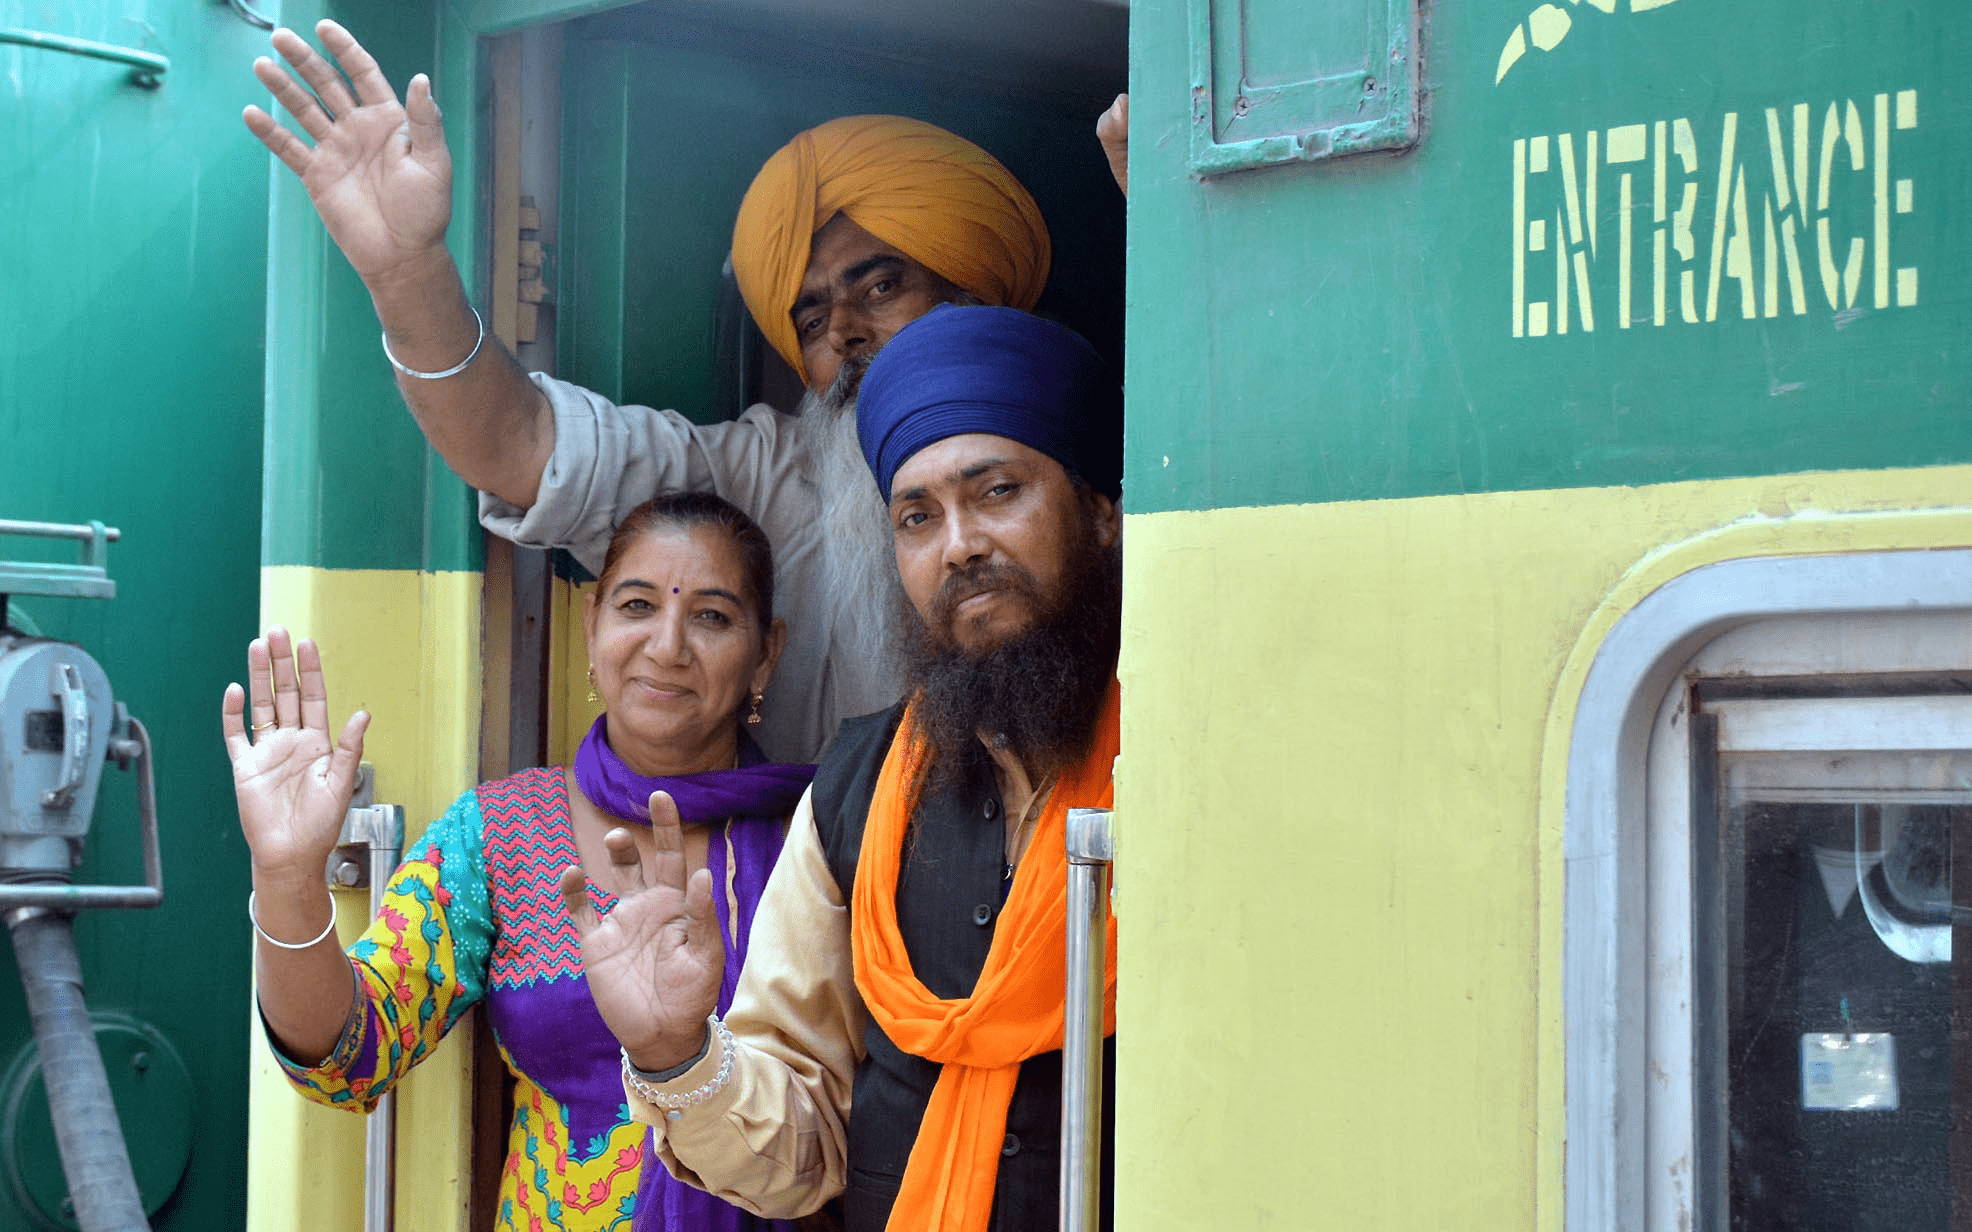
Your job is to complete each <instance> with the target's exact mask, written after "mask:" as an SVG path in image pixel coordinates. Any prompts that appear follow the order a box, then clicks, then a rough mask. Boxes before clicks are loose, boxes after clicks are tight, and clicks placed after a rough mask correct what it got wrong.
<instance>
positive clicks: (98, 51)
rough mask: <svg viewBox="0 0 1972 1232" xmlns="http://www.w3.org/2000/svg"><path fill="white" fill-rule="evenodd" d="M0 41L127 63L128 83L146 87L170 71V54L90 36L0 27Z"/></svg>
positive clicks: (158, 83) (156, 84) (155, 85)
mask: <svg viewBox="0 0 1972 1232" xmlns="http://www.w3.org/2000/svg"><path fill="white" fill-rule="evenodd" d="M0 43H14V44H17V45H19V46H22V47H39V48H42V49H43V50H46V51H61V52H66V53H68V54H69V55H72V56H87V57H88V58H89V59H91V60H108V61H109V62H110V63H112V64H122V65H127V66H128V67H129V69H130V84H131V85H134V86H142V87H143V88H144V89H146V90H155V89H157V88H158V87H159V86H161V85H163V84H164V81H163V77H164V75H165V74H166V73H168V72H170V71H171V60H170V57H168V56H161V55H159V54H158V53H156V52H154V51H138V50H137V49H136V48H135V47H118V46H117V45H116V44H115V43H98V42H96V41H94V40H93V39H83V38H75V37H72V36H70V35H67V34H47V33H44V32H42V31H40V30H14V29H7V28H3V27H0Z"/></svg>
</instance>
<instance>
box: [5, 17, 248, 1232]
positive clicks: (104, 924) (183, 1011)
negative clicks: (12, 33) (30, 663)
mask: <svg viewBox="0 0 1972 1232" xmlns="http://www.w3.org/2000/svg"><path fill="white" fill-rule="evenodd" d="M0 27H6V28H15V29H22V28H24V29H31V30H38V31H46V32H52V33H56V34H64V35H70V36H75V37H80V38H86V39H91V40H95V41H99V42H105V43H113V44H118V45H122V46H127V47H136V48H141V49H146V50H150V51H154V52H158V53H162V54H164V55H165V56H166V57H167V58H168V59H169V61H170V68H169V70H168V71H167V72H166V73H165V74H164V75H163V77H162V81H161V84H160V85H159V86H158V87H157V88H155V89H153V90H143V89H138V88H133V87H132V86H131V85H130V84H128V74H127V71H126V70H124V69H122V68H119V67H117V66H115V65H113V64H109V63H105V62H102V61H98V60H86V59H80V58H76V57H73V56H67V55H63V54H61V53H59V52H53V51H48V50H44V49H35V48H27V47H21V46H0V251H4V252H5V253H6V254H7V256H6V263H5V274H4V280H3V281H0V288H4V289H0V517H6V518H26V519H41V520H54V521H64V522H76V521H83V520H87V519H91V518H100V519H102V520H103V521H105V522H108V523H110V524H111V525H114V526H117V527H119V528H121V530H122V532H123V539H122V541H121V542H120V543H117V544H114V545H112V546H111V547H110V549H109V567H110V575H111V577H112V578H114V579H115V581H116V584H117V597H116V598H115V599H113V600H109V601H96V600H76V599H64V600H54V599H23V600H21V601H20V602H19V608H20V609H21V610H23V611H25V613H26V615H27V617H28V619H29V620H31V621H32V622H33V623H34V624H35V625H37V626H39V628H40V629H41V630H42V631H43V632H44V633H46V634H48V635H50V636H55V637H61V638H68V639H72V640H75V641H78V642H81V643H82V644H83V645H84V646H85V647H86V648H87V649H88V650H89V651H90V653H91V654H93V655H94V656H95V657H96V658H97V659H98V660H99V661H100V662H101V663H102V664H103V666H104V668H105V669H106V670H107V671H108V673H109V677H110V681H111V683H112V684H113V686H114V687H115V691H116V695H117V698H118V700H120V701H122V702H124V703H126V704H127V705H128V706H129V708H130V711H131V713H133V714H135V715H137V716H138V717H140V718H142V719H143V720H144V721H145V723H146V724H147V725H148V726H149V728H150V730H151V733H152V737H153V739H154V741H155V744H156V752H157V789H158V800H159V807H160V811H161V823H162V846H163V860H164V873H165V887H166V896H165V902H164V905H163V906H162V907H160V908H158V909H156V910H152V911H129V912H117V911H99V912H91V913H86V914H84V915H83V916H81V917H80V919H79V920H78V922H77V926H76V940H77V946H78V949H79V950H80V952H81V956H82V960H83V968H84V981H85V986H86V991H87V995H88V1000H89V1004H90V1007H91V1009H92V1010H95V1011H101V1012H105V1013H108V1014H112V1015H124V1016H127V1018H126V1019H123V1020H120V1021H125V1020H135V1021H136V1022H138V1023H142V1024H146V1026H145V1027H143V1028H138V1027H132V1028H131V1030H132V1031H137V1032H138V1033H139V1034H140V1035H141V1034H142V1033H143V1032H144V1031H146V1030H149V1031H155V1032H156V1033H157V1034H158V1035H160V1036H162V1037H163V1039H164V1040H166V1041H167V1042H168V1045H169V1048H170V1049H171V1050H172V1051H173V1052H174V1053H175V1054H176V1056H178V1057H180V1058H182V1059H183V1062H184V1065H185V1068H186V1071H187V1073H188V1074H189V1077H190V1081H191V1087H192V1090H193V1092H194V1094H193V1096H192V1098H191V1101H190V1102H189V1103H187V1102H186V1101H185V1100H183V1099H170V1100H167V1101H165V1103H164V1105H163V1106H162V1107H159V1106H156V1105H152V1106H149V1107H147V1108H144V1109H143V1110H142V1111H141V1112H140V1114H139V1115H137V1116H136V1117H134V1118H133V1120H132V1121H131V1122H130V1123H127V1124H126V1125H125V1127H124V1129H125V1135H126V1138H127V1139H129V1141H130V1142H131V1145H132V1148H133V1151H134V1152H135V1154H136V1156H137V1159H136V1163H137V1170H138V1174H139V1176H140V1177H142V1178H145V1181H146V1184H147V1186H149V1187H150V1189H149V1190H147V1192H154V1191H155V1187H157V1186H160V1185H165V1184H166V1182H165V1181H161V1180H159V1179H158V1177H159V1176H160V1175H161V1174H160V1171H159V1169H164V1170H166V1171H170V1170H172V1169H173V1168H174V1167H175V1164H176V1162H177V1159H176V1158H174V1157H170V1156H173V1153H174V1152H179V1151H182V1147H183V1143H184V1141H185V1138H184V1135H185V1133H186V1132H187V1131H188V1128H189V1132H190V1135H191V1139H190V1140H191V1147H190V1155H189V1162H188V1163H186V1164H185V1166H184V1167H183V1171H182V1179H179V1178H177V1177H176V1176H175V1174H174V1177H173V1179H176V1180H177V1183H176V1186H175V1190H174V1191H173V1192H172V1194H171V1196H170V1197H169V1198H168V1199H167V1200H166V1202H165V1204H164V1205H163V1207H162V1209H161V1210H160V1212H159V1214H158V1215H157V1216H156V1218H155V1220H154V1226H156V1227H158V1228H160V1229H184V1230H193V1229H196V1230H199V1232H204V1230H206V1229H221V1228H236V1227H239V1226H240V1224H241V1222H242V1220H243V1218H244V1212H243V1209H242V1201H241V1194H242V1192H243V1189H244V1184H245V1170H246V1160H245V1148H246V1135H245V1124H246V1065H247V1057H248V1046H249V1039H248V1025H249V1023H250V1022H251V1021H252V1010H251V1007H250V1006H249V1004H248V1000H247V986H248V962H249V957H250V955H249V950H248V936H249V934H248V932H247V930H246V928H245V927H244V922H243V918H242V916H241V914H240V913H241V906H242V903H243V900H244V894H245V890H246V886H247V861H246V848H245V844H244V843H243V841H242V840H241V837H240V831H239V824H238V822H237V821H236V820H235V818H234V814H233V802H232V790H231V785H230V777H229V775H228V772H227V769H226V760H225V754H224V752H223V750H222V749H221V747H220V744H219V741H218V728H217V705H218V699H219V691H220V689H221V688H222V687H223V685H224V684H225V682H226V681H227V680H229V679H232V678H233V677H234V676H235V675H237V674H238V672H239V667H240V661H241V650H242V648H243V647H244V645H245V643H246V640H247V639H248V638H249V637H250V636H252V632H253V623H254V617H255V612H256V608H257V597H258V591H259V573H258V566H259V555H260V536H259V519H258V512H259V507H260V490H261V470H260V432H261V369H262V346H261V343H262V322H263V316H264V309H263V303H264V299H263V291H264V283H263V279H264V275H265V268H266V265H265V261H266V220H267V161H266V158H265V155H264V153H263V152H262V151H261V150H260V149H259V147H258V145H257V144H256V143H255V142H253V141H252V139H251V137H249V136H248V135H247V133H246V131H245V129H244V128H243V127H242V126H241V124H240V121H239V113H240V108H241V107H242V106H244V105H245V104H246V103H247V102H249V101H252V100H253V99H254V97H255V96H256V94H257V93H258V90H257V88H256V87H255V86H254V84H253V81H252V79H251V77H250V75H248V74H247V72H246V65H247V64H248V62H249V61H250V60H251V59H252V57H253V56H254V55H255V54H256V53H257V51H258V49H259V48H260V47H262V46H263V45H264V40H265V36H264V34H262V33H261V32H259V31H256V30H253V29H252V28H250V27H249V26H247V25H246V24H245V23H244V22H242V21H241V20H240V19H239V18H238V17H236V16H234V15H233V14H232V13H230V12H229V11H228V10H227V8H226V7H225V6H224V5H211V4H186V3H180V2H178V0H171V2H169V3H164V2H157V0H153V2H150V3H145V2H144V0H115V2H114V3H112V2H110V0H64V2H63V3H52V2H38V3H36V2H22V0H0ZM0 557H13V558H19V557H35V558H41V559H71V560H72V559H74V548H73V545H57V544H43V545H41V547H40V548H39V549H37V548H36V546H35V545H34V544H33V543H32V542H30V541H26V540H17V539H0ZM137 833H138V831H137V810H136V805H135V790H134V784H133V783H132V782H131V775H130V774H128V773H124V772H120V771H118V770H116V769H115V768H114V767H111V768H109V769H108V770H106V771H105V773H104V779H103V787H102V791H101V794H100V796H99V797H98V802H97V806H96V810H95V819H94V825H93V828H92V831H91V837H90V841H89V846H88V850H87V858H86V860H85V863H84V864H83V866H82V867H81V868H80V869H78V870H77V876H78V878H79V879H84V880H87V881H90V882H94V883H109V884H119V883H120V884H135V883H138V882H141V880H142V878H143V868H142V861H141V857H140V853H139V850H138V846H137ZM0 954H3V955H4V956H0V1072H10V1071H9V1067H10V1066H11V1065H12V1064H13V1063H15V1062H17V1061H22V1060H24V1059H25V1058H26V1055H27V1054H28V1053H30V1052H31V1051H32V1048H33V1044H32V1038H33V1037H32V1034H31V1032H30V1031H29V1030H28V1026H27V1020H26V1011H25V1007H24V1006H23V1004H22V999H21V992H20V986H19V982H18V979H17V974H16V972H15V969H14V960H13V958H12V952H11V950H10V949H8V948H7V947H5V946H0ZM133 1038H135V1037H134V1036H133ZM112 1051H113V1050H112ZM129 1061H130V1057H129V1056H128V1055H124V1056H123V1057H122V1060H121V1061H120V1062H119V1061H118V1059H117V1057H115V1056H112V1057H111V1062H112V1069H113V1071H114V1072H112V1074H111V1081H112V1086H113V1088H117V1089H121V1088H122V1087H123V1086H124V1085H127V1083H128V1080H129V1078H130V1075H129V1073H128V1072H127V1067H128V1063H129ZM135 1106H139V1107H141V1106H142V1101H138V1105H135ZM42 1107H43V1109H44V1110H43V1111H41V1112H40V1113H39V1114H38V1116H39V1117H41V1118H43V1119H42V1120H41V1121H39V1122H37V1120H36V1116H37V1113H36V1112H35V1111H34V1109H33V1108H31V1107H28V1108H19V1109H12V1108H10V1109H7V1110H6V1113H7V1117H8V1120H7V1123H6V1124H0V1152H5V1153H6V1154H7V1158H8V1159H22V1160H29V1161H32V1160H36V1159H43V1158H46V1155H45V1149H47V1148H48V1145H49V1144H47V1143H45V1142H36V1141H35V1140H34V1139H35V1138H36V1137H38V1131H37V1130H36V1129H35V1128H34V1127H35V1125H36V1124H42V1125H45V1117H46V1112H45V1105H42ZM16 1131H18V1132H19V1134H20V1135H25V1137H21V1136H15V1135H16ZM46 1180H47V1178H45V1177H42V1178H39V1180H38V1181H37V1182H36V1188H37V1191H40V1190H42V1189H45V1186H44V1185H42V1182H45V1181H46ZM57 1183H59V1181H58V1180H57ZM43 1226H45V1225H43V1224H41V1223H38V1222H35V1221H34V1220H33V1219H31V1217H30V1216H29V1215H28V1214H27V1213H26V1211H25V1209H24V1208H23V1206H22V1204H21V1202H20V1201H19V1200H18V1198H17V1196H16V1193H15V1191H14V1189H13V1187H12V1186H11V1185H9V1184H7V1183H6V1182H5V1181H0V1229H4V1230H5V1232H17V1230H19V1232H26V1230H27V1229H39V1228H41V1227H43Z"/></svg>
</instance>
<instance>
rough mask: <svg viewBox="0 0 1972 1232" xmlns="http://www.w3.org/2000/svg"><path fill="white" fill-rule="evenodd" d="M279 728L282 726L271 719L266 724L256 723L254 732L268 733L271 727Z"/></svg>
mask: <svg viewBox="0 0 1972 1232" xmlns="http://www.w3.org/2000/svg"><path fill="white" fill-rule="evenodd" d="M279 726H280V724H279V723H276V722H275V721H274V720H272V719H269V720H267V721H266V722H265V723H255V724H254V725H253V730H255V731H257V732H260V731H266V730H267V729H268V728H270V727H279Z"/></svg>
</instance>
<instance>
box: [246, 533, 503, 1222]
mask: <svg viewBox="0 0 1972 1232" xmlns="http://www.w3.org/2000/svg"><path fill="white" fill-rule="evenodd" d="M480 587H481V579H480V575H479V574H477V573H467V572H458V573H413V572H409V571H398V570H340V569H334V570H332V569H313V568H306V567H300V566H283V567H276V568H267V569H263V570H262V571H261V623H262V625H263V626H265V625H269V624H275V623H278V624H282V625H285V626H286V627H287V628H288V629H289V630H290V631H291V632H292V633H294V634H295V635H296V636H297V637H312V638H314V639H315V641H316V642H317V643H318V644H319V645H320V646H321V648H322V659H323V674H324V675H325V676H326V677H327V680H328V686H329V702H330V706H331V709H332V712H333V715H334V719H333V721H335V722H340V721H341V719H342V718H343V717H344V716H346V715H348V714H349V712H351V711H353V710H356V709H359V708H360V709H364V710H368V711H369V712H370V713H371V715H372V716H373V718H372V721H371V725H370V731H369V735H368V737H367V739H366V742H365V748H364V754H363V755H364V760H366V761H369V762H371V763H373V764H374V765H375V766H376V772H377V792H378V799H380V800H384V801H387V802H389V803H393V804H402V805H403V806H404V813H405V821H406V828H407V830H408V831H409V834H407V841H408V839H409V838H411V837H414V836H415V835H416V834H417V833H418V832H420V831H421V830H422V829H423V827H424V826H425V824H426V823H427V822H429V821H430V820H431V819H433V818H435V817H437V816H438V815H439V814H440V813H442V812H443V811H444V810H445V808H446V807H447V806H449V805H450V804H451V802H452V801H453V799H454V798H456V797H457V796H458V794H459V793H460V792H461V791H464V790H465V789H466V788H468V787H470V786H472V785H473V783H474V781H475V778H476V770H477V762H478V756H479V743H478V741H479V692H480V663H479V613H480ZM241 661H242V663H244V661H245V648H244V647H242V648H241ZM366 893H367V892H363V893H349V894H343V895H340V896H339V898H338V903H339V907H340V915H341V918H342V926H341V929H340V932H341V936H342V939H343V942H344V943H345V944H349V943H351V942H354V941H355V940H356V938H357V937H358V936H359V935H361V933H362V929H363V927H364V924H365V922H366V917H367V915H368V899H367V896H366ZM253 1029H254V1032H255V1034H256V1036H258V1035H259V1032H260V1028H259V1025H258V1023H256V1024H254V1028H253ZM471 1073H472V1050H471V1033H470V1032H469V1031H464V1030H459V1031H455V1032H454V1033H453V1038H452V1039H450V1040H448V1041H447V1042H446V1044H445V1046H444V1047H443V1048H440V1049H439V1050H438V1051H437V1052H435V1053H434V1054H433V1055H432V1057H431V1058H430V1059H429V1060H427V1061H426V1062H425V1063H424V1064H423V1065H422V1066H420V1067H419V1068H418V1069H417V1070H416V1071H414V1072H413V1073H412V1075H411V1077H410V1078H409V1079H408V1080H407V1081H406V1082H405V1083H404V1084H403V1085H402V1086H401V1087H399V1091H398V1093H399V1098H398V1101H397V1109H398V1111H397V1116H398V1128H397V1140H398V1152H397V1175H398V1178H399V1181H398V1186H397V1201H396V1216H397V1226H398V1227H400V1228H416V1229H419V1230H420V1232H425V1230H431V1232H445V1230H446V1229H458V1230H463V1229H464V1227H465V1209H466V1198H467V1188H468V1186H469V1184H470V1180H471V1178H470V1176H469V1175H468V1158H469V1155H468V1153H469V1150H470V1146H471V1143H470V1139H469V1134H468V1126H469V1125H470V1119H469V1116H468V1113H469V1111H470V1096H471V1083H470V1075H471ZM250 1081H251V1084H252V1086H251V1102H250V1115H251V1118H252V1123H251V1126H250V1128H249V1136H248V1148H247V1149H248V1167H249V1177H250V1179H249V1181H248V1188H247V1223H248V1226H249V1227H250V1228H253V1229H266V1230H267V1232H275V1230H280V1232H358V1230H360V1229H361V1227H362V1225H363V1192H362V1178H363V1119H362V1118H361V1117H359V1116H355V1115H352V1114H350V1113H346V1112H341V1111H336V1110H332V1109H327V1108H322V1107H318V1106H316V1105H313V1104H310V1103H307V1102H306V1101H304V1100H303V1099H302V1098H301V1097H300V1096H298V1095H296V1094H295V1093H294V1092H293V1090H292V1089H291V1088H290V1087H289V1086H288V1084H287V1081H286V1080H285V1079H284V1078H283V1077H282V1076H281V1074H280V1070H279V1068H278V1067H277V1066H276V1065H275V1064H274V1062H273V1060H272V1058H271V1057H270V1056H269V1055H268V1053H267V1051H266V1049H265V1048H264V1047H260V1048H257V1049H256V1052H255V1056H254V1061H253V1065H252V1070H251V1078H250Z"/></svg>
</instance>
